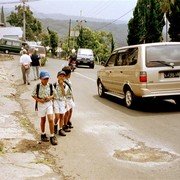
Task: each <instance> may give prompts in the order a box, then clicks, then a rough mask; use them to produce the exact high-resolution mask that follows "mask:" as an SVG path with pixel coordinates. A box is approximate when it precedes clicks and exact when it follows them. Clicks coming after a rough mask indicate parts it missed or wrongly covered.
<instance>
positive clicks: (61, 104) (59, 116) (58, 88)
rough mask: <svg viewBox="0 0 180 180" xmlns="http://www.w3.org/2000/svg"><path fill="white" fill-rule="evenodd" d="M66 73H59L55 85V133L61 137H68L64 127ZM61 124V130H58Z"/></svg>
mask: <svg viewBox="0 0 180 180" xmlns="http://www.w3.org/2000/svg"><path fill="white" fill-rule="evenodd" d="M65 75H66V74H65V72H64V71H59V72H58V74H57V82H56V83H54V88H55V93H54V113H55V119H54V133H55V134H57V132H58V134H59V135H60V136H66V133H65V131H64V130H63V125H64V114H65V112H66V98H65V93H66V89H67V88H66V84H65V83H64V80H65ZM58 122H59V128H58Z"/></svg>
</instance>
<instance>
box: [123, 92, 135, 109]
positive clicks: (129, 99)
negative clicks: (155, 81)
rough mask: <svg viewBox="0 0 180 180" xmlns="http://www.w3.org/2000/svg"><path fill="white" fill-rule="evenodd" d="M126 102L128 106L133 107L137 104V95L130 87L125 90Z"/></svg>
mask: <svg viewBox="0 0 180 180" xmlns="http://www.w3.org/2000/svg"><path fill="white" fill-rule="evenodd" d="M125 103H126V107H128V108H132V107H133V106H134V104H135V96H134V94H133V92H132V91H131V90H130V89H128V90H126V91H125Z"/></svg>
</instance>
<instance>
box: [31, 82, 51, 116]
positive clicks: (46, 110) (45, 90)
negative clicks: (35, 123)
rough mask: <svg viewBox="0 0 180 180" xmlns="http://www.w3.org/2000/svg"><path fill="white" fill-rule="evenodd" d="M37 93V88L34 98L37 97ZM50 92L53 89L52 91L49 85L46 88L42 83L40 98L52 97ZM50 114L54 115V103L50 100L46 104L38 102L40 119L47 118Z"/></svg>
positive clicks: (34, 91)
mask: <svg viewBox="0 0 180 180" xmlns="http://www.w3.org/2000/svg"><path fill="white" fill-rule="evenodd" d="M52 88H53V87H52ZM52 90H53V91H54V89H52ZM36 91H37V87H35V88H34V90H33V93H32V96H36V97H37V92H36ZM50 91H51V89H50V84H49V83H47V85H45V86H44V85H43V84H42V83H40V86H39V93H38V98H40V99H44V98H46V97H47V96H50V95H51V92H50ZM48 114H53V101H52V100H50V101H48V102H45V103H40V102H38V116H39V117H45V116H46V115H48Z"/></svg>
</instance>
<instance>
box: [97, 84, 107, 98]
mask: <svg viewBox="0 0 180 180" xmlns="http://www.w3.org/2000/svg"><path fill="white" fill-rule="evenodd" d="M98 94H99V96H100V97H104V95H105V89H104V87H103V85H102V83H101V81H99V82H98Z"/></svg>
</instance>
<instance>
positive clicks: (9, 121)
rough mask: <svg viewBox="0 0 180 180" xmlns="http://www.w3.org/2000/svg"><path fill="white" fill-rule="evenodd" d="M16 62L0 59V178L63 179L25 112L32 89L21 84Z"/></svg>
mask: <svg viewBox="0 0 180 180" xmlns="http://www.w3.org/2000/svg"><path fill="white" fill-rule="evenodd" d="M18 62H19V56H14V59H13V58H11V56H6V57H4V55H1V56H0V84H1V85H0V92H1V93H0V123H1V126H0V164H1V167H0V177H1V178H2V179H32V178H33V179H66V177H65V176H64V175H63V174H62V171H61V169H60V168H58V167H56V164H55V160H54V158H53V156H52V155H51V154H50V153H49V151H48V150H49V149H50V148H52V146H50V144H49V143H40V142H39V137H38V134H37V131H36V129H35V128H34V125H33V124H32V119H33V118H34V117H35V114H33V113H32V112H33V110H29V111H28V110H27V109H28V107H29V104H30V103H32V102H31V101H30V100H28V98H27V97H28V96H29V95H30V93H31V88H32V87H28V86H26V85H22V82H21V71H20V66H19V63H18ZM29 97H30V96H29ZM32 107H34V105H32Z"/></svg>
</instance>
